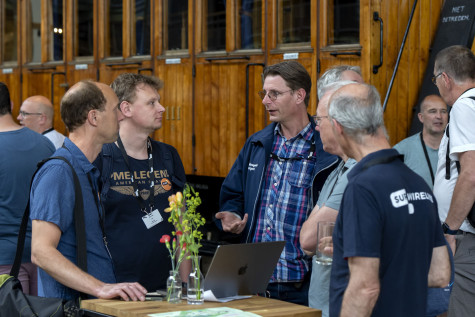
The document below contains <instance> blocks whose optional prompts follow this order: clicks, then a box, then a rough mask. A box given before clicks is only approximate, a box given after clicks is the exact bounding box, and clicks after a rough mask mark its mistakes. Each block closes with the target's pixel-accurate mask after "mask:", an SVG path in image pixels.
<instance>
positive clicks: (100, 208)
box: [86, 173, 107, 246]
mask: <svg viewBox="0 0 475 317" xmlns="http://www.w3.org/2000/svg"><path fill="white" fill-rule="evenodd" d="M86 175H87V180H88V181H89V185H91V190H92V196H93V197H94V203H95V204H96V207H97V214H98V216H99V225H100V226H101V231H102V239H104V242H105V243H106V246H107V240H106V230H105V229H104V218H105V217H104V208H103V206H102V201H101V200H100V198H99V192H98V191H97V190H96V186H94V183H93V181H92V178H91V175H90V174H89V173H87V174H86Z"/></svg>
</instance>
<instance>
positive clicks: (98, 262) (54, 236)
mask: <svg viewBox="0 0 475 317" xmlns="http://www.w3.org/2000/svg"><path fill="white" fill-rule="evenodd" d="M118 101H119V100H118V99H117V96H116V95H115V93H114V91H113V90H112V89H111V88H110V87H109V86H107V85H105V84H101V83H93V82H91V81H82V82H79V83H77V84H76V85H74V86H73V87H71V89H69V90H68V92H67V93H66V94H65V95H64V97H63V99H62V100H61V118H62V119H63V121H64V123H65V125H66V127H67V128H68V130H69V132H70V133H69V137H68V138H66V139H65V141H64V146H63V147H61V148H59V149H58V150H57V151H56V152H55V154H54V155H55V156H62V157H64V158H66V159H67V160H68V161H69V162H70V163H71V165H72V166H73V168H74V170H75V172H76V174H77V176H78V179H79V183H80V185H81V191H82V195H83V203H84V222H85V227H86V228H87V234H86V245H87V250H86V252H87V264H88V265H87V272H84V271H83V270H81V269H80V268H79V267H78V266H77V265H76V262H77V259H76V240H75V238H76V230H75V229H74V220H73V209H74V201H75V191H74V182H73V174H72V172H71V169H70V167H69V166H67V163H66V162H63V161H61V160H51V161H48V162H46V163H45V164H44V165H43V166H42V167H41V169H40V170H39V171H38V173H37V175H36V176H35V178H34V181H33V184H32V189H31V194H30V201H31V215H30V217H31V219H32V238H31V259H32V261H33V263H35V264H36V265H38V267H39V268H40V269H39V271H38V272H39V274H38V294H39V295H40V296H45V297H57V298H63V299H74V298H76V297H78V296H79V292H82V293H85V294H89V295H92V296H93V297H98V298H115V297H120V298H122V299H124V300H129V299H132V300H145V293H146V292H147V291H146V289H145V288H144V287H143V286H141V285H140V284H139V283H116V278H115V275H114V269H113V265H112V259H111V257H110V253H109V250H108V248H107V240H106V236H105V232H104V228H103V227H104V226H103V220H104V212H103V208H102V205H101V202H100V201H99V199H98V183H97V181H98V178H99V170H98V169H97V168H96V167H95V166H94V165H92V162H93V161H94V160H95V159H96V157H97V155H98V154H99V152H100V151H101V149H102V146H103V144H104V143H110V142H113V141H115V140H116V139H117V136H118V132H119V124H118V109H117V104H118Z"/></svg>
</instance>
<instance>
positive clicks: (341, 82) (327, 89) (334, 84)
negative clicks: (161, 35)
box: [319, 80, 355, 99]
mask: <svg viewBox="0 0 475 317" xmlns="http://www.w3.org/2000/svg"><path fill="white" fill-rule="evenodd" d="M354 83H355V82H354V81H352V80H339V81H335V82H331V83H328V84H327V85H325V86H323V87H321V91H322V96H321V97H319V99H322V98H323V96H325V94H326V93H327V92H335V91H337V90H338V89H340V88H341V87H343V86H346V85H349V84H354ZM319 88H320V87H319Z"/></svg>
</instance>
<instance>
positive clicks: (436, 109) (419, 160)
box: [394, 95, 449, 188]
mask: <svg viewBox="0 0 475 317" xmlns="http://www.w3.org/2000/svg"><path fill="white" fill-rule="evenodd" d="M417 116H418V118H419V121H420V122H421V123H422V131H421V132H419V133H416V134H414V135H413V136H410V137H408V138H406V139H404V140H402V141H401V142H399V143H398V144H396V145H395V146H394V148H395V149H396V150H397V151H398V152H399V153H401V154H403V155H404V163H406V165H407V166H408V167H409V168H410V169H411V170H413V171H414V172H416V173H417V174H419V175H420V176H421V177H422V178H424V180H425V181H426V182H427V184H429V186H430V188H433V186H434V175H435V171H436V169H437V161H438V152H439V144H440V141H441V140H442V136H443V135H444V131H445V127H446V126H447V122H448V121H449V113H448V110H447V105H446V104H445V102H444V100H442V98H440V97H439V96H437V95H429V96H427V97H425V98H424V100H422V103H421V112H419V114H418V115H417Z"/></svg>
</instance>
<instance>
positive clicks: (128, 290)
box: [97, 283, 147, 301]
mask: <svg viewBox="0 0 475 317" xmlns="http://www.w3.org/2000/svg"><path fill="white" fill-rule="evenodd" d="M145 294H147V290H146V289H145V288H144V287H143V286H142V285H140V284H139V283H118V284H104V285H102V286H101V287H100V288H99V289H98V290H97V297H98V298H102V299H111V298H116V297H120V298H122V299H123V300H125V301H129V300H133V301H137V300H140V301H144V300H145Z"/></svg>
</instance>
